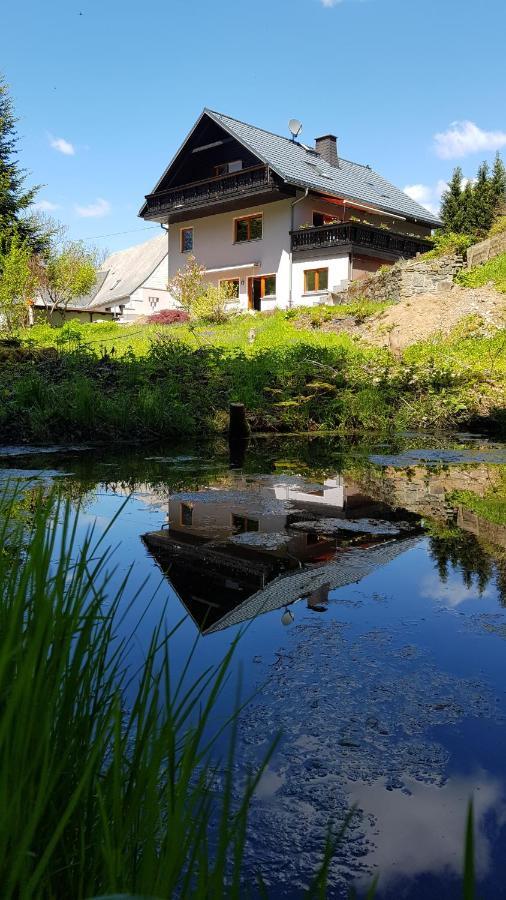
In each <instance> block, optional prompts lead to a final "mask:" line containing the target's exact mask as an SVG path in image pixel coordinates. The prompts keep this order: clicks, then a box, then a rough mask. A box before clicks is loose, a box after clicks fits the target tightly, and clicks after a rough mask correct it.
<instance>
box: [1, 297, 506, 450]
mask: <svg viewBox="0 0 506 900" xmlns="http://www.w3.org/2000/svg"><path fill="white" fill-rule="evenodd" d="M298 325H299V326H300V322H299V323H298V322H297V320H296V319H294V318H293V314H291V313H288V314H287V313H284V312H281V311H280V312H277V313H275V314H272V315H264V316H256V317H255V318H251V317H250V316H242V317H238V318H236V319H233V320H231V321H229V322H227V323H226V324H224V325H200V326H198V327H197V328H194V329H190V328H189V327H188V326H172V327H168V326H165V327H163V326H140V325H133V326H130V327H125V326H118V325H116V324H114V323H103V324H96V325H75V324H74V323H70V325H69V326H67V327H65V328H63V329H51V328H49V327H47V326H41V325H39V326H36V327H35V328H33V329H32V330H31V331H30V332H28V333H27V334H26V335H24V336H23V337H24V339H25V341H26V343H25V345H24V347H23V349H22V350H21V351H9V350H7V349H3V350H2V349H1V348H0V382H1V383H2V385H5V387H4V388H3V389H2V388H0V392H1V398H2V401H3V402H2V404H1V405H0V437H3V439H5V438H14V437H17V438H19V437H21V438H28V439H34V438H37V439H39V440H43V439H47V440H54V439H58V438H59V439H62V440H65V439H67V438H71V439H73V438H96V437H103V438H106V439H110V438H113V437H123V438H128V437H134V436H135V437H155V436H158V435H160V436H162V435H163V436H167V435H187V434H193V433H195V432H196V431H212V430H216V429H220V428H224V427H225V426H226V412H227V409H228V404H229V402H230V401H232V400H236V401H241V402H244V403H245V404H246V406H247V408H248V412H249V414H250V417H251V421H252V425H253V427H254V428H255V429H257V430H265V429H272V430H280V431H294V430H295V431H297V430H298V431H302V430H313V431H314V430H317V429H319V428H321V429H339V430H341V431H350V430H362V429H369V430H373V429H381V428H385V427H394V428H406V427H419V428H420V427H421V428H424V427H425V428H437V427H451V426H453V425H456V424H458V423H459V422H466V421H468V420H469V418H470V416H472V415H475V414H480V413H481V414H487V412H488V411H490V410H496V411H497V412H496V413H495V416H496V418H497V420H498V421H500V420H501V418H502V419H504V412H501V410H504V407H505V405H506V403H505V383H506V352H505V348H506V331H502V332H496V333H495V334H494V335H492V336H488V337H487V336H486V335H484V334H483V333H482V330H481V331H480V329H479V328H477V326H476V323H471V322H470V323H463V324H462V325H461V326H459V328H458V329H457V330H456V332H455V333H454V335H453V336H451V337H450V338H449V339H446V340H438V339H433V340H432V341H427V342H422V343H419V344H416V345H414V346H411V347H410V348H409V349H408V350H406V351H405V353H404V354H403V356H402V357H401V358H400V359H398V358H394V357H393V356H392V355H391V354H390V353H389V351H388V350H386V349H378V348H375V347H371V346H368V345H366V344H364V343H361V342H360V341H359V340H358V339H356V338H354V337H351V336H350V335H348V334H345V333H335V332H327V331H322V330H319V329H318V327H310V328H307V329H305V330H304V329H301V328H300V327H298ZM51 348H56V349H51Z"/></svg>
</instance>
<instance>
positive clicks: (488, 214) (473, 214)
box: [466, 162, 495, 236]
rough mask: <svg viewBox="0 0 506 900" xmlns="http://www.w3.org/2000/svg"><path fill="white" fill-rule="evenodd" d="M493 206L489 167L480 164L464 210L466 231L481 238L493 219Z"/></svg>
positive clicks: (484, 163)
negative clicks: (466, 224)
mask: <svg viewBox="0 0 506 900" xmlns="http://www.w3.org/2000/svg"><path fill="white" fill-rule="evenodd" d="M494 206H495V203H494V197H493V193H492V183H491V178H490V170H489V166H488V163H487V162H482V164H481V165H480V167H479V169H478V173H477V176H476V181H475V182H474V183H473V186H472V189H471V191H470V194H469V201H468V205H467V210H466V213H467V219H468V230H469V231H470V232H471V233H472V234H477V235H480V236H483V235H485V234H486V233H487V232H488V230H489V228H490V226H491V225H492V222H493V219H494Z"/></svg>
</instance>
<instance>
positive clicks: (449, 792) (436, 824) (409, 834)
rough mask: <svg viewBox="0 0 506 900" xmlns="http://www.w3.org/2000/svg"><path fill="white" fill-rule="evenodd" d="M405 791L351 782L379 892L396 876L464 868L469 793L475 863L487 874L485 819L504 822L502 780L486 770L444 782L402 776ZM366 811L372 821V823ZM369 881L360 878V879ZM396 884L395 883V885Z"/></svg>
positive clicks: (482, 874)
mask: <svg viewBox="0 0 506 900" xmlns="http://www.w3.org/2000/svg"><path fill="white" fill-rule="evenodd" d="M406 788H407V791H409V793H408V792H406V791H387V790H385V782H384V781H383V782H376V783H375V784H372V785H369V784H361V783H350V785H349V791H350V799H351V801H352V802H353V803H356V804H357V805H358V806H359V807H360V808H361V809H363V810H364V811H365V813H366V815H365V817H364V822H366V823H369V827H368V831H367V836H368V837H369V838H370V840H371V842H372V844H373V845H374V849H373V850H372V851H371V852H370V855H369V858H368V862H369V863H370V864H371V865H372V866H374V868H375V870H376V871H377V872H378V873H379V875H380V882H379V887H380V890H381V892H384V891H385V890H387V889H390V890H392V892H393V891H394V889H395V888H396V882H398V881H399V880H401V881H402V880H403V879H407V878H409V879H413V878H415V877H416V876H419V875H423V874H424V873H426V872H430V873H431V875H436V876H437V875H439V876H441V875H445V876H446V875H455V876H459V875H460V874H461V872H462V848H463V835H464V823H465V821H466V815H467V806H468V802H469V798H470V797H471V796H473V802H474V819H475V864H476V872H477V875H478V877H479V878H482V879H483V878H484V877H485V876H486V875H489V874H490V871H491V866H492V850H491V839H490V835H489V834H487V826H486V820H487V819H489V820H490V817H491V816H493V818H494V820H495V821H496V823H497V825H498V826H503V825H504V824H506V793H505V789H506V785H505V782H504V781H503V780H500V779H498V778H492V777H490V776H488V775H487V774H486V773H484V772H479V771H477V772H475V773H474V774H473V775H468V776H462V777H453V778H450V779H449V780H448V781H447V782H446V783H445V784H443V785H442V786H435V785H433V784H421V783H420V782H416V781H414V780H413V779H407V780H406ZM369 816H372V817H373V822H374V824H370V823H371V820H370V819H369ZM366 883H367V881H366V880H365V879H364V884H366ZM397 886H398V885H397Z"/></svg>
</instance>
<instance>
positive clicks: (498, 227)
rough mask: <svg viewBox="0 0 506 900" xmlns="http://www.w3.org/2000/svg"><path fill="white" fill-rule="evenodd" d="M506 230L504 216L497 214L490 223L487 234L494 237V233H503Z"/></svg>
mask: <svg viewBox="0 0 506 900" xmlns="http://www.w3.org/2000/svg"><path fill="white" fill-rule="evenodd" d="M505 231H506V216H499V217H498V218H497V219H496V220H495V222H494V224H493V225H492V227H491V229H490V231H489V233H488V236H489V237H494V236H495V235H496V234H504V232H505Z"/></svg>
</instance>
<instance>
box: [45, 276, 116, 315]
mask: <svg viewBox="0 0 506 900" xmlns="http://www.w3.org/2000/svg"><path fill="white" fill-rule="evenodd" d="M106 276H107V272H106V271H103V270H102V269H101V270H100V272H97V277H96V279H95V283H94V285H93V287H92V289H91V291H90V292H89V293H88V294H81V295H80V296H79V297H74V299H73V300H72V301H71V302H70V303H69V304H68V305H67V306H66V307H65V309H66V310H67V312H72V311H76V310H77V311H78V310H82V309H89V307H90V306H91V304H92V303H93V300H94V299H95V297H96V296H97V294H98V292H99V290H100V288H101V287H102V285H103V283H104V281H105V279H106ZM50 305H51V299H50V297H49V296H48V295H47V292H46V291H45V290H42V291H41V292H40V294H39V296H38V297H37V298H36V300H35V306H38V307H41V306H44V307H46V306H50Z"/></svg>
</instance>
